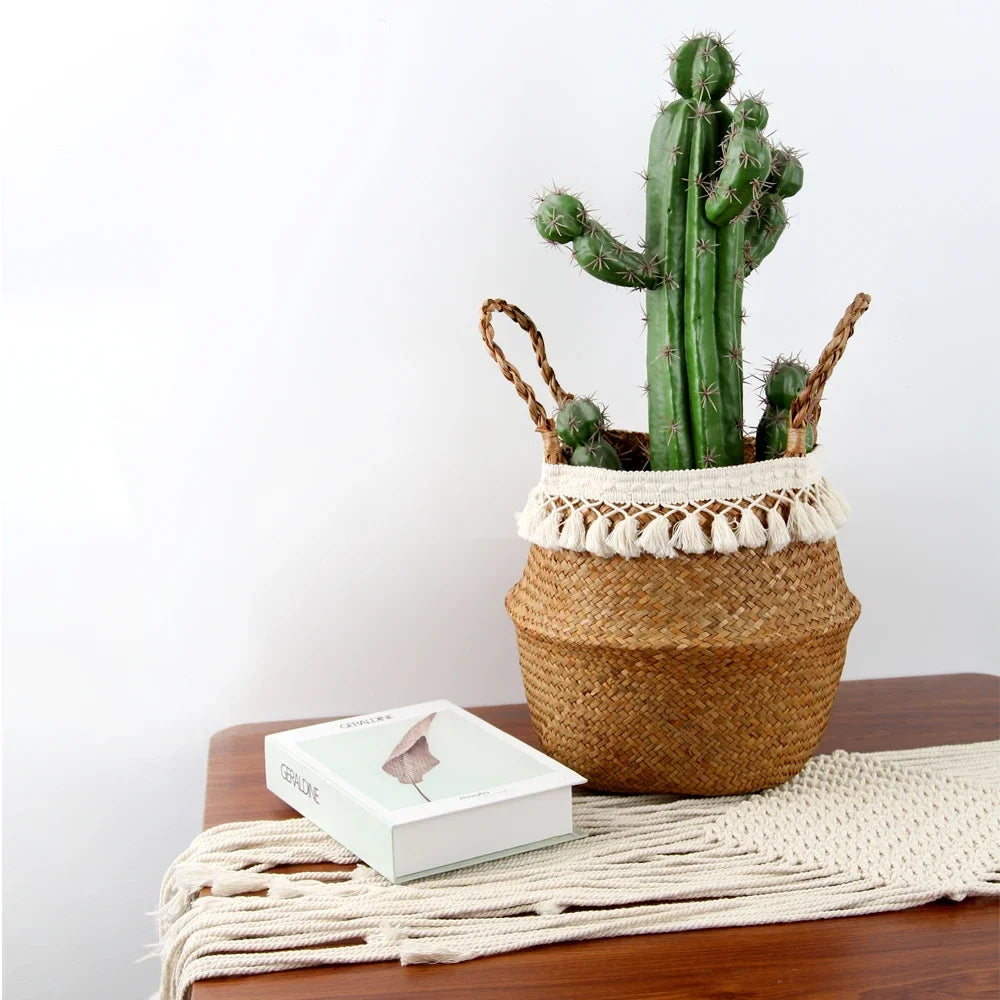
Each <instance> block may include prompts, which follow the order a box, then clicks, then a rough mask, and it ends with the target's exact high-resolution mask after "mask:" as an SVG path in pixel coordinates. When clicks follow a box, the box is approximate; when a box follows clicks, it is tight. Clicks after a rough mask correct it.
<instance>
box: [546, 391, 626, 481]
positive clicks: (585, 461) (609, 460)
mask: <svg viewBox="0 0 1000 1000" xmlns="http://www.w3.org/2000/svg"><path fill="white" fill-rule="evenodd" d="M607 427H608V418H607V413H606V412H605V410H604V409H603V407H601V406H599V405H598V404H597V403H595V402H594V400H593V399H591V398H590V397H589V396H579V397H576V396H574V397H571V398H570V399H568V400H566V402H565V403H563V404H562V406H560V407H559V410H558V412H557V413H556V434H558V435H559V440H560V441H562V442H563V444H566V445H569V447H570V448H572V449H573V451H572V454H571V455H570V460H569V464H570V465H588V466H596V467H597V468H601V469H620V468H621V467H622V464H621V461H620V459H619V458H618V454H617V452H616V451H615V449H614V447H613V445H612V444H611V443H610V442H609V441H608V439H607V438H606V437H605V436H604V431H605V430H607Z"/></svg>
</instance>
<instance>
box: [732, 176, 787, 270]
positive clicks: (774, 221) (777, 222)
mask: <svg viewBox="0 0 1000 1000" xmlns="http://www.w3.org/2000/svg"><path fill="white" fill-rule="evenodd" d="M787 227H788V216H787V215H786V214H785V205H784V203H783V202H782V200H781V198H780V197H779V196H778V195H776V194H773V193H772V194H765V195H763V196H762V197H761V198H760V202H759V204H758V206H757V209H756V211H754V212H753V213H752V214H751V215H750V216H749V218H748V219H747V222H746V240H745V245H744V267H743V270H744V274H750V272H751V271H753V270H755V269H756V268H757V267H759V266H760V262H761V261H762V260H763V259H764V258H765V257H766V256H767V255H768V254H769V253H770V252H771V251H772V250H773V249H774V248H775V246H777V243H778V240H779V239H780V238H781V234H782V233H783V232H784V231H785V229H786V228H787Z"/></svg>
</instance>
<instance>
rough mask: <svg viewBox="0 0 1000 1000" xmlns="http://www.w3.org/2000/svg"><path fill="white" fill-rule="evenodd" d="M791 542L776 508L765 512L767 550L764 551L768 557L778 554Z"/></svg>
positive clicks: (783, 521) (779, 512)
mask: <svg viewBox="0 0 1000 1000" xmlns="http://www.w3.org/2000/svg"><path fill="white" fill-rule="evenodd" d="M791 540H792V536H791V535H789V533H788V525H787V524H785V519H784V518H783V517H782V516H781V511H780V510H778V508H777V507H772V508H771V509H770V510H769V511H768V512H767V548H766V549H765V550H764V551H765V552H766V553H767V554H768V555H769V556H770V555H773V554H774V553H775V552H780V551H781V550H782V549H783V548H785V546H786V545H788V543H789V542H790V541H791Z"/></svg>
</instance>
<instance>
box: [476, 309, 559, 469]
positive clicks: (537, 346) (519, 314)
mask: <svg viewBox="0 0 1000 1000" xmlns="http://www.w3.org/2000/svg"><path fill="white" fill-rule="evenodd" d="M494 313H503V315H504V316H506V317H507V318H508V319H512V320H513V321H514V322H515V323H517V325H518V326H519V327H520V328H521V329H522V330H524V332H525V333H526V334H527V335H528V337H529V338H530V339H531V346H532V348H533V349H534V352H535V360H536V361H537V362H538V369H539V371H541V373H542V378H543V379H544V380H545V384H546V385H547V386H548V388H549V392H551V393H552V398H553V399H554V400H555V401H556V405H558V406H562V405H563V403H565V402H566V401H567V400H569V399H572V398H573V394H572V393H569V392H566V391H565V389H563V387H562V386H561V385H560V384H559V381H558V380H557V379H556V373H555V372H554V371H553V370H552V366H551V365H550V364H549V359H548V357H547V356H546V354H545V341H544V340H542V334H541V332H540V331H539V329H538V327H537V326H535V324H534V322H533V320H532V319H531V317H530V316H529V315H528V314H527V313H526V312H524V310H523V309H519V308H518V307H517V306H515V305H511V304H510V303H509V302H506V301H504V300H503V299H487V300H486V301H485V302H484V303H483V306H482V310H481V311H480V317H479V329H480V331H481V332H482V335H483V343H484V344H485V345H486V350H487V351H489V352H490V355H491V357H492V358H493V360H494V361H495V362H496V363H497V365H498V366H499V368H500V372H501V374H502V375H503V377H504V378H505V379H507V381H508V382H510V383H512V384H513V386H514V388H515V389H516V390H517V394H518V395H519V396H520V397H521V399H523V400H524V401H525V402H526V403H527V404H528V413H529V415H530V416H531V419H532V421H533V422H534V425H535V430H537V431H538V433H539V434H541V435H542V440H543V442H544V443H545V461H546V462H549V463H551V464H559V463H561V462H562V461H563V452H562V444H561V443H560V441H559V437H558V435H557V434H556V428H555V424H554V423H553V421H552V419H551V418H550V417H549V415H548V414H547V413H546V412H545V409H544V407H543V406H542V404H541V403H539V402H538V397H537V396H535V391H534V389H532V388H531V386H530V385H528V383H527V382H525V381H524V379H523V378H521V373H520V372H519V371H518V370H517V369H516V368H515V367H514V366H513V365H512V364H511V363H510V362H509V361H508V360H507V357H506V355H505V354H504V353H503V351H502V350H500V348H499V347H497V345H496V342H495V340H494V333H493V324H492V322H491V321H490V317H491V316H492V315H493V314H494Z"/></svg>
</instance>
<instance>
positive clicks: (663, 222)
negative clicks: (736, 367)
mask: <svg viewBox="0 0 1000 1000" xmlns="http://www.w3.org/2000/svg"><path fill="white" fill-rule="evenodd" d="M690 154H691V111H690V108H689V102H688V101H686V100H683V99H682V100H679V101H674V102H673V103H672V104H670V105H668V106H667V107H665V108H664V109H663V110H662V111H661V112H660V114H659V116H658V117H657V119H656V122H655V124H654V125H653V132H652V134H651V135H650V138H649V165H648V168H647V171H646V173H647V176H646V252H647V253H648V254H650V255H651V256H652V258H653V259H655V260H657V261H659V262H660V264H661V266H662V270H663V274H664V281H663V282H662V283H661V284H660V285H658V286H657V287H656V288H651V289H649V290H648V291H647V292H646V382H647V385H648V386H649V451H650V466H651V468H653V469H690V468H691V467H692V465H693V464H694V460H693V459H694V451H693V448H692V443H691V426H690V418H689V416H688V398H687V365H686V364H685V361H684V231H685V222H686V214H687V185H686V181H685V178H686V177H687V172H688V163H689V160H690Z"/></svg>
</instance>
